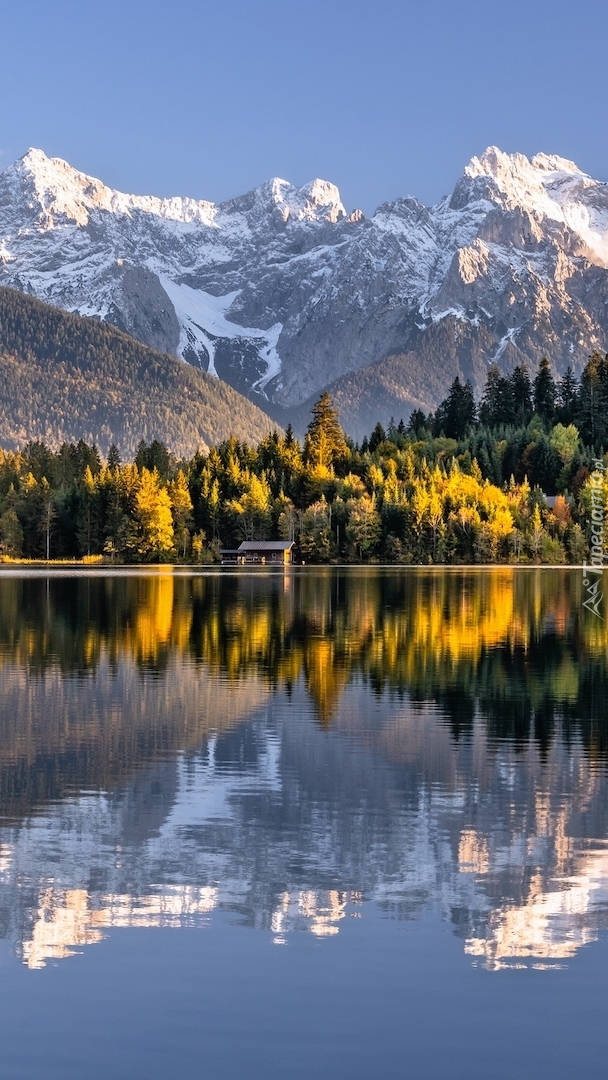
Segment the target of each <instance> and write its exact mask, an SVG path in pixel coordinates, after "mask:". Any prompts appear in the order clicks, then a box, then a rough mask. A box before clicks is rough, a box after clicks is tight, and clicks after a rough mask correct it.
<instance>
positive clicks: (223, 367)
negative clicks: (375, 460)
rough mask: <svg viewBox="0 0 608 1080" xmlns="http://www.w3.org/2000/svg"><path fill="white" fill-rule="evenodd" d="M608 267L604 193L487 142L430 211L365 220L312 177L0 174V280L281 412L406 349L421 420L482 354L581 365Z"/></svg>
mask: <svg viewBox="0 0 608 1080" xmlns="http://www.w3.org/2000/svg"><path fill="white" fill-rule="evenodd" d="M607 271H608V186H607V185H606V184H602V183H598V182H597V181H595V180H593V179H592V178H591V177H589V176H587V175H586V174H585V173H584V172H582V171H581V169H579V168H578V167H577V165H576V164H574V163H573V162H572V161H568V160H567V159H565V158H561V157H557V156H555V155H551V154H544V153H540V154H537V155H536V156H534V157H532V158H528V157H526V156H525V155H523V154H507V153H503V152H502V151H501V150H500V149H498V148H497V147H495V146H490V147H488V149H487V150H485V151H484V153H483V154H481V155H480V156H479V157H474V158H472V160H471V161H470V162H469V164H468V165H467V167H466V168H465V170H464V172H463V174H462V175H461V177H460V179H459V180H458V183H457V184H456V186H455V189H454V192H453V194H452V195H451V196H450V197H448V198H446V199H444V200H442V201H441V202H440V203H439V204H438V205H437V206H433V207H426V206H423V205H422V204H421V203H420V202H418V200H416V199H415V198H411V197H410V198H401V199H397V200H395V201H393V202H389V203H385V204H383V205H382V206H380V207H379V208H378V210H377V211H376V213H375V214H374V215H373V217H371V218H370V219H368V220H366V221H363V219H362V215H361V214H360V213H353V214H351V215H350V216H348V215H347V212H346V210H345V208H344V205H343V203H342V200H341V198H340V192H339V190H338V188H337V187H336V186H335V185H334V184H332V183H330V182H329V181H327V180H323V179H319V178H317V179H315V180H312V181H311V182H310V183H308V184H304V185H302V186H297V185H294V184H291V183H289V181H287V180H284V179H282V178H281V177H274V178H272V179H271V180H268V181H266V183H264V184H261V185H259V186H258V187H255V188H253V189H252V190H250V191H249V192H247V193H245V194H244V195H241V196H239V197H237V198H234V199H230V200H228V201H224V202H222V203H217V204H215V203H212V202H206V201H197V200H194V199H187V198H172V199H160V198H156V197H154V196H143V195H127V194H124V193H122V192H120V191H117V190H114V189H113V188H110V187H108V186H106V185H105V184H103V183H102V182H101V181H100V180H97V179H95V178H94V177H92V176H88V175H86V174H85V173H82V172H78V171H77V170H76V169H73V168H72V167H71V166H70V165H69V164H67V163H66V162H65V161H62V160H60V159H58V158H49V157H47V156H46V155H45V154H44V153H43V152H42V151H40V150H35V149H32V150H29V151H28V153H27V154H26V155H25V156H24V157H23V158H22V159H21V160H20V161H18V162H16V163H15V164H14V165H12V166H11V167H10V168H9V169H7V170H6V171H5V172H4V173H2V174H0V283H1V284H5V285H9V286H12V287H13V288H17V289H21V290H23V291H25V292H29V293H31V294H32V295H34V296H37V297H39V298H40V299H42V300H47V301H49V302H51V303H54V304H56V305H58V306H59V307H63V308H65V309H66V310H68V311H75V312H78V313H80V314H86V315H94V316H97V317H100V318H104V319H107V320H108V321H109V322H112V323H114V324H115V325H116V326H118V327H120V328H121V329H123V330H126V331H127V332H129V333H131V334H132V335H133V336H134V337H138V338H139V339H140V340H142V341H143V342H145V343H146V344H149V345H152V346H154V347H155V348H158V349H161V350H163V351H165V352H171V353H174V354H175V355H177V356H181V357H183V359H185V360H187V361H188V362H190V363H191V364H195V365H199V366H201V367H202V368H203V369H204V370H205V371H208V372H210V373H212V374H216V375H218V376H219V377H220V378H222V379H224V380H225V381H226V382H228V383H230V384H231V385H232V386H234V387H235V388H236V389H238V390H241V391H242V392H245V393H248V394H250V395H251V396H254V397H256V398H257V400H259V397H258V395H260V394H264V395H266V396H267V397H268V399H269V401H272V402H273V403H274V405H279V406H285V407H292V406H299V405H300V404H301V403H302V402H304V401H306V400H307V399H309V398H310V397H311V396H312V395H313V394H317V393H318V392H320V391H321V390H323V389H325V387H327V386H328V385H329V384H331V383H333V382H334V381H335V380H337V379H339V378H341V377H342V376H346V375H348V373H349V372H352V371H356V370H359V369H362V368H366V367H368V366H370V365H372V364H374V363H375V362H377V361H379V360H383V359H384V358H386V357H387V356H390V355H393V356H401V355H404V354H405V353H407V352H408V351H409V353H411V354H413V352H414V351H415V350H419V351H420V356H421V357H422V359H421V361H420V364H419V375H416V364H414V367H413V368H412V371H411V372H410V373H409V374H408V375H407V380H408V381H407V395H408V397H407V400H408V401H412V400H415V401H417V402H418V403H419V404H420V403H424V404H425V407H426V408H428V407H433V406H434V405H436V404H437V403H438V401H439V400H441V398H442V397H444V396H445V393H446V391H447V389H448V387H449V383H450V382H451V381H452V379H453V377H454V376H455V375H456V374H459V375H460V376H461V377H464V378H471V380H472V382H473V385H474V386H475V387H476V389H479V388H480V387H481V386H483V384H484V382H485V371H486V366H487V363H489V362H491V361H493V360H497V361H498V362H499V363H500V364H502V365H503V366H504V367H505V370H507V369H508V368H509V367H512V366H513V365H514V364H515V363H519V362H527V363H528V364H529V365H531V366H533V365H534V363H535V361H536V360H538V359H539V358H540V356H542V355H549V356H551V357H552V358H553V361H554V363H555V366H556V368H557V369H558V370H560V371H563V370H564V369H565V367H566V365H567V364H568V363H572V364H573V366H574V368H575V370H576V371H580V370H581V368H582V366H583V364H584V363H585V362H586V358H587V356H588V354H589V352H591V351H593V350H594V349H595V348H599V349H605V348H606V347H608V325H607V322H606V312H607V311H608V273H607ZM448 324H449V326H448ZM452 324H454V326H455V328H456V329H455V330H454V327H453V325H452ZM441 327H444V330H443V331H442V330H441ZM440 332H441V333H445V335H446V336H445V339H443V338H442V339H441V341H440V338H439V337H437V334H440ZM433 335H435V336H433ZM454 335H456V337H455V336H454ZM428 341H432V342H433V344H432V345H427V344H425V343H426V342H428ZM436 349H437V350H439V351H438V352H437V355H436V356H435V353H434V350H436ZM446 350H447V351H446ZM431 354H432V355H433V359H432V360H431V359H430V357H431ZM449 357H451V359H449ZM450 364H451V365H452V366H451V367H450ZM438 373H439V374H438ZM392 378H393V376H392V375H391V379H392ZM361 385H362V384H361ZM391 385H392V383H391ZM353 393H355V391H353ZM356 393H359V390H357V391H356ZM393 406H394V407H393ZM397 408H399V409H400V408H401V406H400V405H399V404H398V403H396V404H395V402H393V405H391V406H390V407H389V406H388V405H387V409H388V414H387V416H386V419H387V420H388V417H389V416H390V415H391V412H393V413H394V415H397V411H396V409H397ZM377 418H378V417H376V419H377ZM374 422H375V421H374Z"/></svg>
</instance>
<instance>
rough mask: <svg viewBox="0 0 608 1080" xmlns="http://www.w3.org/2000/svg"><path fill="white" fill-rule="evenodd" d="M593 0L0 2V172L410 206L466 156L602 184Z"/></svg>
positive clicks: (452, 177)
mask: <svg viewBox="0 0 608 1080" xmlns="http://www.w3.org/2000/svg"><path fill="white" fill-rule="evenodd" d="M607 39H608V4H606V3H605V2H604V0H577V2H576V3H575V2H573V0H568V2H565V0H550V2H545V0H511V2H510V3H509V2H508V0H507V2H503V3H495V2H493V0H486V2H485V3H482V2H476V0H462V2H460V3H455V2H448V0H424V2H422V0H365V2H363V0H323V2H319V0H299V2H295V0H287V2H286V0H213V2H212V0H172V2H168V0H145V2H141V0H120V2H116V0H97V2H96V3H84V2H83V0H53V3H50V2H49V0H43V2H41V0H33V2H32V0H19V3H15V0H0V101H1V103H2V107H1V109H0V169H2V168H5V167H6V166H7V165H9V164H10V163H11V162H12V161H14V160H16V159H17V158H18V157H20V156H21V155H22V154H23V153H25V151H26V150H27V149H28V147H29V146H36V147H39V148H40V149H42V150H44V151H45V153H47V154H48V155H49V156H54V157H62V158H64V159H66V160H67V161H69V162H70V164H72V165H73V166H75V167H76V168H78V169H80V170H82V171H83V172H87V173H90V174H91V175H93V176H97V177H99V178H100V179H102V180H103V181H104V182H105V183H106V184H108V185H110V186H111V187H115V188H118V189H120V190H122V191H128V192H130V193H134V194H135V193H136V194H154V195H160V196H169V195H189V196H192V197H194V198H197V199H211V200H213V201H221V200H223V199H228V198H231V197H233V196H235V195H238V194H242V193H243V192H245V191H248V190H249V189H251V188H252V187H255V186H256V185H258V184H260V183H263V182H264V181H265V180H267V179H269V178H270V177H271V176H281V177H283V178H285V179H287V180H290V181H291V182H292V183H295V184H298V185H300V184H304V183H306V182H307V181H309V180H312V179H313V178H314V177H316V176H320V177H322V178H323V179H325V180H331V181H333V183H335V184H337V185H338V187H339V188H340V191H341V193H342V198H343V201H344V203H345V204H346V206H347V209H348V210H352V209H354V208H355V207H360V208H361V209H363V210H364V211H365V212H366V213H368V214H369V213H371V212H372V211H373V210H374V209H375V207H376V206H377V205H378V204H380V203H381V202H383V201H385V200H387V199H394V198H397V197H399V196H404V195H416V196H417V197H418V198H419V199H421V200H422V201H423V202H425V203H427V204H432V203H434V202H436V201H437V200H438V199H439V198H441V196H442V195H444V194H446V193H447V192H449V191H451V189H452V188H453V186H454V183H455V182H456V180H457V179H458V176H459V175H460V173H461V172H462V169H463V168H464V166H465V165H466V163H467V161H468V160H469V159H470V158H471V157H472V156H473V155H474V154H480V153H481V152H482V151H483V150H484V149H485V147H486V146H488V145H492V144H494V145H497V146H499V147H500V148H501V149H503V150H506V151H510V152H513V151H520V152H522V153H524V154H528V155H530V156H531V155H532V154H535V153H537V152H538V151H544V152H546V153H556V154H560V155H561V156H562V157H567V158H571V159H573V160H575V161H576V162H577V164H578V165H579V166H580V167H581V168H583V169H584V170H585V171H586V172H589V173H590V174H591V175H593V176H594V177H595V178H597V179H600V180H608V138H607V135H608V109H606V98H607V93H606V86H605V78H606V76H605V66H606V62H605V45H606V40H607Z"/></svg>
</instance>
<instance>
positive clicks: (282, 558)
mask: <svg viewBox="0 0 608 1080" xmlns="http://www.w3.org/2000/svg"><path fill="white" fill-rule="evenodd" d="M292 548H293V540H243V543H242V544H241V545H240V547H238V548H237V549H236V550H234V549H229V548H226V549H224V551H222V562H223V563H228V564H229V563H233V564H234V563H236V564H238V565H240V566H244V565H246V564H249V563H257V564H258V565H260V566H287V565H288V564H289V563H290V562H291V552H292Z"/></svg>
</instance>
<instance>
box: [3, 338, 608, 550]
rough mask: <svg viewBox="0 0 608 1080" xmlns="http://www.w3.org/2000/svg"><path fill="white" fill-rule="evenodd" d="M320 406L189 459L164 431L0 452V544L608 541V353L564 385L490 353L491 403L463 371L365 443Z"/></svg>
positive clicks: (112, 546)
mask: <svg viewBox="0 0 608 1080" xmlns="http://www.w3.org/2000/svg"><path fill="white" fill-rule="evenodd" d="M312 413H313V415H312V419H311V421H310V423H309V425H308V429H307V432H306V437H305V440H304V445H301V444H300V442H298V440H297V439H296V438H295V437H294V435H293V432H292V430H291V428H288V429H287V431H286V432H285V434H279V433H278V432H276V431H274V432H271V433H270V434H268V435H266V436H265V438H263V439H262V440H261V441H260V442H258V443H257V444H255V445H254V444H252V443H247V442H245V441H242V440H239V439H236V438H234V437H231V438H230V439H227V440H225V441H224V442H222V443H220V444H219V445H218V446H216V447H213V448H212V449H211V450H210V451H209V452H208V453H202V452H199V453H196V454H195V455H194V456H193V457H192V458H190V459H189V460H185V461H178V460H176V459H175V457H174V456H172V455H171V454H169V453H168V451H167V448H166V447H165V446H163V444H162V443H161V442H156V441H155V442H153V443H152V444H150V445H146V444H143V443H142V444H141V445H140V446H139V448H138V452H137V455H136V458H135V461H134V462H133V463H132V464H131V463H129V464H122V463H121V461H120V455H119V454H118V452H117V451H116V449H115V448H113V449H111V450H110V453H109V454H108V457H107V460H106V461H103V460H102V459H101V458H100V455H99V452H98V450H97V449H96V448H95V447H92V446H87V445H86V443H84V442H81V443H79V444H78V445H75V444H71V445H68V444H65V445H63V446H62V447H61V449H60V450H59V451H58V452H56V453H52V452H50V451H49V449H48V448H47V447H45V446H44V445H43V444H42V443H40V442H37V443H29V444H28V445H27V446H25V447H24V448H23V449H22V450H21V451H18V452H16V453H10V452H8V453H6V452H4V451H0V558H2V557H5V558H6V557H8V558H19V557H22V556H25V557H26V558H49V557H51V558H58V557H63V558H70V557H86V556H98V557H103V556H105V557H106V558H107V559H110V560H112V561H115V560H118V561H121V562H122V561H126V562H173V561H176V560H177V561H180V562H190V561H192V562H199V563H200V562H215V561H217V560H218V559H219V555H220V548H221V547H222V546H228V547H235V546H236V545H237V544H239V543H240V542H241V541H242V540H265V539H273V538H275V539H276V538H281V539H289V540H293V541H294V545H295V548H294V556H295V558H296V560H301V561H302V562H305V563H327V562H376V563H377V562H396V563H417V564H427V563H455V564H458V563H460V564H462V563H502V562H506V563H567V562H571V563H580V562H582V561H583V560H584V559H586V558H587V559H588V558H589V555H590V552H591V546H592V544H595V545H597V544H598V543H601V545H602V546H603V547H606V546H607V542H608V518H606V520H604V516H603V513H600V517H601V518H602V524H601V526H600V532H602V537H601V541H598V539H597V537H598V531H597V525H593V521H597V507H598V506H599V507H600V508H601V507H603V506H604V505H606V503H607V502H608V472H607V471H606V463H607V461H608V455H605V453H604V451H605V447H606V445H608V421H607V419H606V418H608V360H606V358H604V357H601V356H599V355H596V356H594V357H592V358H591V360H590V361H589V364H588V365H587V368H586V369H585V372H584V374H583V377H582V379H581V381H580V384H579V383H578V381H577V380H575V379H573V377H572V375H571V373H567V374H566V376H564V378H563V379H562V380H561V382H560V384H559V385H558V386H556V385H555V382H554V381H553V378H552V376H551V373H550V370H549V365H548V362H544V363H543V364H541V367H540V370H539V372H538V374H537V376H536V378H535V379H534V381H533V383H532V382H531V381H530V379H529V377H528V375H527V372H526V371H525V369H523V368H521V367H519V368H516V369H515V371H514V372H513V374H512V375H511V376H509V377H505V376H501V375H500V373H499V372H498V369H495V368H493V369H490V372H489V375H488V381H487V385H486V391H485V393H484V397H483V400H482V402H481V404H480V406H477V405H476V403H475V400H474V397H473V392H472V389H471V386H470V384H468V383H467V384H465V385H464V386H463V385H462V384H461V383H460V381H459V380H458V379H456V380H455V381H454V384H453V385H452V388H451V390H450V393H449V395H448V397H447V398H446V399H445V401H444V402H442V404H441V406H440V408H439V409H438V410H437V412H436V413H435V415H434V416H428V415H425V414H424V413H423V412H421V411H417V412H415V413H414V414H413V415H412V418H411V420H410V423H409V425H408V427H407V428H406V427H405V425H404V424H403V422H400V423H399V425H397V426H395V425H394V424H391V425H389V428H388V430H385V429H384V428H383V427H382V426H381V425H380V424H377V425H376V427H375V428H374V431H373V432H372V433H371V436H370V437H369V438H368V437H365V438H364V439H363V441H362V443H361V444H360V445H359V446H356V445H354V444H353V443H352V442H350V441H349V440H348V439H347V438H346V437H345V435H344V432H343V431H342V428H341V427H340V423H339V421H338V417H337V413H336V410H335V408H334V406H333V405H332V402H331V398H330V397H329V395H328V394H324V395H322V397H321V398H320V399H319V401H317V402H316V404H315V406H314V407H313V410H312ZM577 423H578V424H579V425H580V426H579V427H577ZM600 459H601V460H600ZM592 515H595V516H592ZM594 529H595V534H594V531H593V530H594ZM604 533H605V534H606V535H604ZM594 535H595V539H594Z"/></svg>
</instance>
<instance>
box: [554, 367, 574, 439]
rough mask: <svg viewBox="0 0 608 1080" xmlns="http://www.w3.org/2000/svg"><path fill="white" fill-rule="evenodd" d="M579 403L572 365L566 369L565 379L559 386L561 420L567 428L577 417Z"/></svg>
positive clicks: (558, 396)
mask: <svg viewBox="0 0 608 1080" xmlns="http://www.w3.org/2000/svg"><path fill="white" fill-rule="evenodd" d="M577 401H578V383H577V381H576V378H575V375H574V372H573V370H572V367H571V366H570V364H568V367H567V368H566V371H565V373H564V376H563V378H561V379H560V381H559V382H558V384H557V403H558V406H559V418H560V421H561V423H562V424H564V425H565V426H566V427H567V426H568V424H571V423H572V422H573V420H574V417H575V415H576V407H577Z"/></svg>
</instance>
